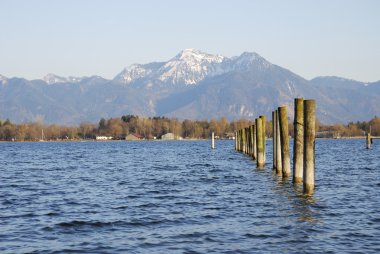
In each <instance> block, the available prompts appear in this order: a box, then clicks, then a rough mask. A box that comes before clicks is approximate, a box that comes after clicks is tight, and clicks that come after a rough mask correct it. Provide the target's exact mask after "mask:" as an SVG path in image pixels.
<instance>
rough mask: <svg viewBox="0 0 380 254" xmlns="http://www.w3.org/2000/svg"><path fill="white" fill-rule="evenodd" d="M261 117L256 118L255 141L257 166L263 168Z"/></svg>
mask: <svg viewBox="0 0 380 254" xmlns="http://www.w3.org/2000/svg"><path fill="white" fill-rule="evenodd" d="M262 121H263V120H262V119H261V118H257V119H256V126H257V132H256V143H257V161H256V162H257V167H258V168H260V169H261V168H264V165H265V161H264V142H263V123H262Z"/></svg>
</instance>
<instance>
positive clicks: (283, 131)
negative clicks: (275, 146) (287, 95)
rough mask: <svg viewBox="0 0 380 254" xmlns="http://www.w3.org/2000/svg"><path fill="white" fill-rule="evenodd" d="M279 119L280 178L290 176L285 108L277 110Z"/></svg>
mask: <svg viewBox="0 0 380 254" xmlns="http://www.w3.org/2000/svg"><path fill="white" fill-rule="evenodd" d="M278 112H279V117H280V136H281V160H282V177H289V176H290V154H289V126H288V113H287V109H286V107H279V108H278Z"/></svg>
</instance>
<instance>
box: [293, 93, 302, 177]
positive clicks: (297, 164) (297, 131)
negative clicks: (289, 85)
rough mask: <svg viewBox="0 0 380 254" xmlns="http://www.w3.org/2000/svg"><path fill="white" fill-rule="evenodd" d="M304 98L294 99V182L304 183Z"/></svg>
mask: <svg viewBox="0 0 380 254" xmlns="http://www.w3.org/2000/svg"><path fill="white" fill-rule="evenodd" d="M303 117H304V116H303V99H302V98H296V99H294V143H293V183H302V178H303V139H304V137H303V136H304V130H303V125H304V120H303Z"/></svg>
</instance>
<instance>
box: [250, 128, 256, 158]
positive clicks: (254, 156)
mask: <svg viewBox="0 0 380 254" xmlns="http://www.w3.org/2000/svg"><path fill="white" fill-rule="evenodd" d="M255 135H256V132H255V125H254V124H253V125H251V143H252V150H251V156H252V159H253V160H256V151H255V145H256V144H255V142H256V138H255Z"/></svg>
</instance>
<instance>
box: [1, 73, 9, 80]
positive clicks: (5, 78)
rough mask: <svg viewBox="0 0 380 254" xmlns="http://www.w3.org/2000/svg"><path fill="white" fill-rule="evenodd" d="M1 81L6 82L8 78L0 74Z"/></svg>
mask: <svg viewBox="0 0 380 254" xmlns="http://www.w3.org/2000/svg"><path fill="white" fill-rule="evenodd" d="M3 80H8V78H7V77H5V76H3V75H1V74H0V81H3Z"/></svg>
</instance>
